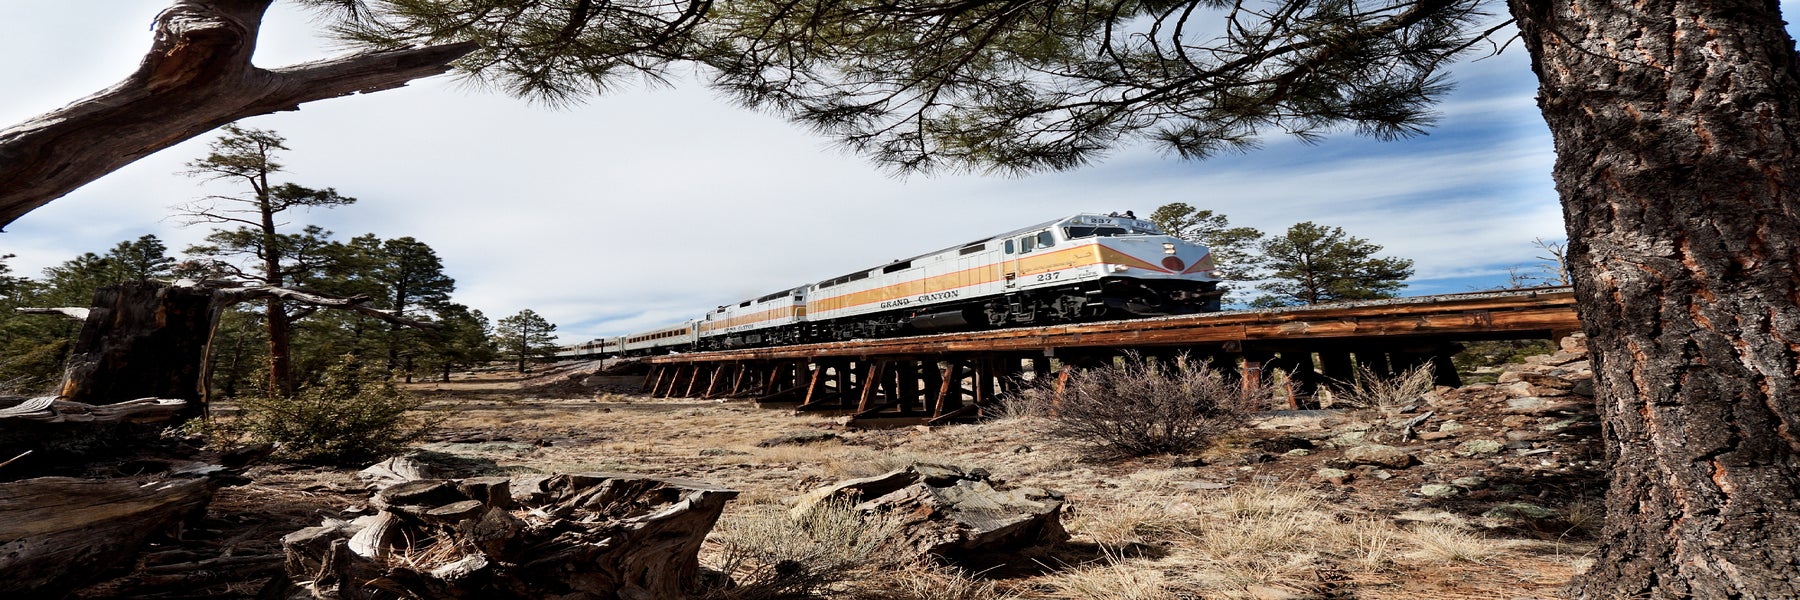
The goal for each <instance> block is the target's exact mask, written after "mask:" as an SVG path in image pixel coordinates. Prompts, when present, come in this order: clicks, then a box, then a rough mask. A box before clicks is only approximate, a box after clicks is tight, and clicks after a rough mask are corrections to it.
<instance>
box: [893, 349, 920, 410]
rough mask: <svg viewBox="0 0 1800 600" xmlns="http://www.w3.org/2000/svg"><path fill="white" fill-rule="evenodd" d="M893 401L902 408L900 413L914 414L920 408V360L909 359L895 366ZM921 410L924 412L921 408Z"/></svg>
mask: <svg viewBox="0 0 1800 600" xmlns="http://www.w3.org/2000/svg"><path fill="white" fill-rule="evenodd" d="M892 402H893V403H894V405H896V406H898V407H899V408H900V414H903V415H907V414H912V413H913V412H915V410H918V409H920V408H921V407H920V406H919V405H918V404H919V361H916V360H912V359H907V360H903V361H899V362H898V363H896V364H895V366H894V397H893V400H892ZM919 412H923V411H922V410H919Z"/></svg>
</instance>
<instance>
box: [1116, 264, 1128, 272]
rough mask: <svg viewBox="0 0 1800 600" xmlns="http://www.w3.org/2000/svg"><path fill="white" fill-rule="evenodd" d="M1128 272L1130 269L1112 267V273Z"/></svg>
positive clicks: (1122, 266) (1123, 266)
mask: <svg viewBox="0 0 1800 600" xmlns="http://www.w3.org/2000/svg"><path fill="white" fill-rule="evenodd" d="M1129 270H1131V267H1127V266H1125V265H1113V266H1112V272H1114V273H1124V272H1126V271H1129Z"/></svg>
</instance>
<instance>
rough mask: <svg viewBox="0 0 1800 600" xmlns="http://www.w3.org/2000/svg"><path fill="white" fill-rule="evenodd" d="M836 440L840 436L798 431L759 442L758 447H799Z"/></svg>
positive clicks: (820, 432) (828, 433)
mask: <svg viewBox="0 0 1800 600" xmlns="http://www.w3.org/2000/svg"><path fill="white" fill-rule="evenodd" d="M835 439H838V434H835V433H832V432H829V431H796V432H793V433H785V434H782V435H778V436H775V437H772V438H769V439H766V440H763V441H760V442H757V443H756V447H758V448H774V447H776V446H799V445H805V444H817V443H819V442H828V441H831V440H835Z"/></svg>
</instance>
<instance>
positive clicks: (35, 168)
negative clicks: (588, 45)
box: [0, 0, 475, 228]
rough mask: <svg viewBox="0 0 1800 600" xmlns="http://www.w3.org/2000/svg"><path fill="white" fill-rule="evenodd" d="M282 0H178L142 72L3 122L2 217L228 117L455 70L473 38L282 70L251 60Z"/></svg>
mask: <svg viewBox="0 0 1800 600" xmlns="http://www.w3.org/2000/svg"><path fill="white" fill-rule="evenodd" d="M272 2H273V0H177V1H175V2H172V3H171V4H170V6H169V8H168V9H167V10H164V11H163V12H162V14H160V15H157V18H156V22H155V24H154V25H153V27H152V28H153V30H154V31H155V39H154V41H153V42H152V44H151V47H150V51H149V52H148V53H147V54H145V56H144V61H143V63H142V64H141V65H140V66H139V67H138V70H137V72H135V73H132V74H131V76H129V77H127V78H125V80H124V81H121V82H119V83H117V84H114V85H113V86H112V87H110V88H107V89H105V90H101V91H100V92H97V93H95V94H94V95H92V96H88V97H86V98H82V99H80V100H77V101H75V102H74V103H73V104H70V105H68V106H65V107H63V108H60V109H57V110H55V111H52V112H50V113H47V114H44V115H41V116H39V117H37V118H34V119H31V120H29V121H26V122H24V123H20V124H18V125H15V126H13V127H10V128H7V129H4V130H0V228H4V227H5V226H6V225H9V224H11V223H12V222H13V221H15V220H17V219H18V218H19V217H20V216H22V215H24V214H25V213H27V212H30V211H32V210H33V209H36V208H37V207H40V206H43V205H45V204H48V203H50V201H52V200H55V199H57V198H60V197H62V196H63V195H64V194H67V193H69V192H70V191H72V190H74V189H75V188H78V187H81V186H82V185H84V184H86V183H87V182H89V181H93V180H95V179H98V178H100V177H101V176H103V175H106V174H107V173H111V172H113V171H115V170H117V169H118V168H119V167H123V166H125V165H128V164H131V163H132V162H133V161H136V160H137V159H139V158H143V157H145V156H148V155H150V154H151V153H153V152H156V151H158V150H161V149H163V148H167V147H169V146H173V145H175V144H178V143H181V142H183V141H185V140H188V139H190V138H193V137H194V136H197V135H200V134H202V133H206V132H207V131H211V130H212V129H214V128H217V127H219V126H221V125H224V124H226V123H230V122H232V121H236V120H238V119H242V118H245V117H251V116H255V115H263V114H269V113H272V112H276V111H284V110H297V109H298V108H299V105H300V104H302V103H305V102H311V101H314V100H322V99H325V98H336V97H339V96H348V95H350V94H355V93H367V92H374V91H380V90H386V89H392V88H397V87H400V86H403V85H406V83H407V82H409V81H412V80H414V79H418V78H421V77H429V76H432V75H437V74H440V73H443V72H445V71H448V70H449V69H450V66H449V65H450V62H451V61H453V60H456V59H457V58H459V57H461V56H462V55H464V54H467V53H468V52H469V51H471V50H473V49H474V48H475V45H474V44H472V43H461V44H447V45H442V46H431V47H426V48H406V49H400V50H389V51H382V52H366V53H359V54H352V55H348V56H341V57H338V58H332V59H327V60H321V61H315V62H309V63H304V64H299V65H292V66H289V67H284V68H280V69H274V70H265V69H261V68H257V67H256V66H254V65H252V64H251V62H250V59H251V55H252V54H253V53H254V52H255V50H256V36H257V30H258V28H260V27H261V26H262V17H263V12H264V11H266V10H267V9H268V7H269V5H270V4H271V3H272Z"/></svg>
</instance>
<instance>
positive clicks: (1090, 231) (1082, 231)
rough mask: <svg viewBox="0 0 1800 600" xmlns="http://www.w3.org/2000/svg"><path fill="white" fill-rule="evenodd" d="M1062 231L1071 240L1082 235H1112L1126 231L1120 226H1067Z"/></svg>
mask: <svg viewBox="0 0 1800 600" xmlns="http://www.w3.org/2000/svg"><path fill="white" fill-rule="evenodd" d="M1064 232H1065V233H1067V234H1068V235H1069V239H1071V240H1075V239H1081V238H1084V237H1112V236H1115V235H1125V233H1126V232H1125V229H1124V228H1122V227H1067V228H1064Z"/></svg>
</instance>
